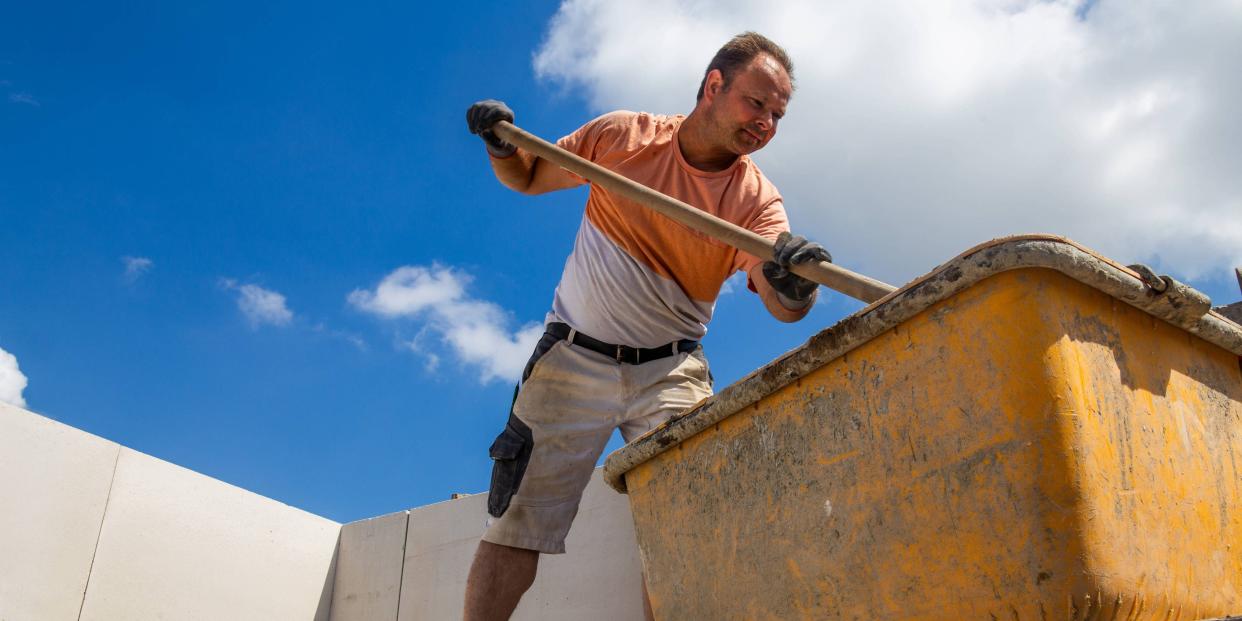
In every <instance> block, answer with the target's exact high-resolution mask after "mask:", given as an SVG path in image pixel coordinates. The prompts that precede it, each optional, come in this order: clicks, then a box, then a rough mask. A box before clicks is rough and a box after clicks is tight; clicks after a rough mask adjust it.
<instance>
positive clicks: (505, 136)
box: [493, 121, 896, 303]
mask: <svg viewBox="0 0 1242 621" xmlns="http://www.w3.org/2000/svg"><path fill="white" fill-rule="evenodd" d="M493 130H494V131H495V132H496V135H497V136H500V138H501V139H502V140H504V141H505V142H507V143H509V144H512V145H516V146H518V147H520V148H522V149H525V150H527V151H529V152H531V153H534V154H535V155H538V156H539V157H542V158H543V159H545V160H548V161H549V162H552V163H553V164H556V165H557V166H560V167H561V168H564V169H565V170H568V171H569V172H572V173H574V174H576V175H578V176H580V177H582V178H584V179H586V180H588V181H590V182H591V183H595V184H598V185H599V186H600V187H602V188H604V189H607V190H609V191H611V192H615V193H617V194H619V195H621V196H624V197H625V198H628V199H630V200H632V201H634V202H636V203H639V204H641V205H643V206H645V207H648V208H650V209H653V210H655V211H656V212H659V213H661V214H663V215H665V216H668V217H669V218H672V219H673V220H676V221H677V222H680V223H682V224H684V225H686V226H688V227H690V228H692V229H694V230H696V231H698V232H700V233H703V234H704V235H707V236H709V237H711V238H713V239H716V240H718V241H721V242H723V243H726V244H729V245H730V246H733V247H734V248H737V249H738V250H741V251H743V252H748V253H750V254H752V255H754V256H756V257H759V258H761V259H767V260H770V259H772V256H773V249H772V242H770V241H768V240H767V239H766V238H764V237H762V236H760V235H759V234H758V233H755V232H754V231H751V230H748V229H745V228H742V227H740V226H738V225H736V224H733V223H732V222H729V221H727V220H723V219H721V218H717V217H716V216H713V215H711V214H709V213H707V212H705V211H703V210H701V209H696V208H694V207H692V206H690V205H688V204H686V203H683V202H681V201H679V200H677V199H675V198H673V197H671V196H667V195H665V194H662V193H660V192H657V191H656V190H653V189H651V188H649V187H647V186H645V185H643V184H641V183H638V182H637V181H633V180H631V179H628V178H626V177H623V176H621V175H619V174H617V173H615V172H613V171H611V170H608V169H607V168H604V167H603V166H600V165H599V164H596V163H594V162H591V161H589V160H586V159H583V158H581V157H578V156H577V155H574V154H573V153H570V152H569V151H566V150H565V149H562V148H560V147H559V146H557V145H554V144H552V143H550V142H548V141H546V140H544V139H542V138H540V137H538V136H536V135H534V134H532V133H530V132H528V131H526V130H524V129H522V128H520V127H518V126H516V125H514V124H512V123H510V122H508V121H500V122H498V123H496V125H494V126H493ZM789 269H790V271H792V272H793V273H795V274H797V275H799V276H801V277H803V278H806V279H808V280H812V281H814V282H817V283H819V284H821V285H824V286H825V287H828V288H829V289H832V290H834V291H839V292H841V293H844V294H845V295H848V296H850V297H852V298H856V299H859V300H862V301H863V302H867V303H871V302H874V301H876V300H878V299H880V298H882V297H884V296H886V295H888V294H889V293H891V292H893V291H894V290H895V289H896V288H895V287H893V286H892V285H889V284H886V283H883V282H880V281H878V280H875V279H873V278H868V277H866V276H863V275H862V274H858V273H855V272H851V271H850V270H847V269H845V268H843V267H838V266H837V265H834V264H832V263H829V262H827V261H810V262H807V263H803V264H801V265H794V266H791V267H790V268H789Z"/></svg>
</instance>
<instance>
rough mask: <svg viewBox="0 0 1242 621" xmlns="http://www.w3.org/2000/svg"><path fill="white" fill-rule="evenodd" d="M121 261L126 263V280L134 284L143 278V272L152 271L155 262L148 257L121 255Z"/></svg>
mask: <svg viewBox="0 0 1242 621" xmlns="http://www.w3.org/2000/svg"><path fill="white" fill-rule="evenodd" d="M121 263H124V264H125V275H124V278H125V282H127V283H130V284H133V283H135V282H137V281H138V279H139V278H142V275H143V274H146V273H147V272H149V271H151V268H152V267H154V266H155V263H154V262H153V261H151V259H148V258H146V257H121Z"/></svg>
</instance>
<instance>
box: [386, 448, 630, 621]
mask: <svg viewBox="0 0 1242 621" xmlns="http://www.w3.org/2000/svg"><path fill="white" fill-rule="evenodd" d="M486 519H487V495H486V494H479V495H476V496H470V497H468V498H463V499H459V500H453V501H449V502H442V503H439V504H435V505H429V506H426V507H420V508H417V509H412V510H411V511H410V525H409V539H408V541H407V542H406V552H405V570H404V578H403V580H402V588H401V614H400V617H399V619H400V621H426V620H439V619H459V618H461V614H462V601H463V598H464V596H465V591H466V575H467V574H468V573H469V570H470V562H471V561H472V560H473V558H474V550H475V547H476V546H477V545H478V542H479V537H480V535H481V534H482V532H483V526H484V523H485V522H486ZM565 546H566V548H567V549H568V553H567V554H564V555H545V556H544V557H543V558H541V559H540V561H539V575H538V577H537V578H536V579H535V584H534V585H533V586H532V587H531V590H530V591H529V592H528V593H527V594H526V597H525V598H523V600H522V603H521V605H519V606H518V609H517V611H516V612H515V613H514V616H513V619H514V620H515V621H534V620H539V621H560V620H565V621H570V620H580V619H591V620H592V621H609V620H613V619H616V620H618V621H621V620H624V621H630V620H633V619H641V618H643V617H642V582H641V580H642V577H641V574H642V570H641V566H640V564H639V559H638V544H637V543H636V540H635V538H634V527H633V523H632V520H631V518H630V510H629V501H628V499H627V498H626V497H625V496H622V495H620V494H617V493H616V492H614V491H612V490H611V489H610V488H608V487H607V486H606V485H604V483H603V480H602V478H601V477H600V472H599V471H598V470H597V471H596V472H595V474H594V475H593V476H592V478H591V483H590V484H589V485H588V486H587V491H586V494H585V496H584V497H583V500H582V505H581V507H580V509H579V513H578V519H577V521H576V522H575V523H574V527H573V529H572V530H571V531H570V533H569V539H568V540H567V541H566V542H565Z"/></svg>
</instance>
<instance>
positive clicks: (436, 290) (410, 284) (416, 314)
mask: <svg viewBox="0 0 1242 621" xmlns="http://www.w3.org/2000/svg"><path fill="white" fill-rule="evenodd" d="M470 280H471V278H470V276H469V275H468V274H465V273H463V272H461V271H458V270H454V269H453V268H450V267H445V266H442V265H432V266H430V267H423V266H404V267H400V268H397V269H396V270H394V271H393V272H392V273H390V274H388V275H387V276H385V277H384V279H383V280H381V281H380V283H379V285H377V286H376V287H375V288H374V289H373V290H363V289H358V290H355V291H353V292H352V293H350V294H349V297H348V300H349V302H350V304H352V305H353V306H354V307H356V308H358V309H360V310H363V311H366V312H368V313H372V314H375V315H379V316H381V317H386V318H390V319H391V318H399V317H404V318H411V319H415V320H418V321H421V322H423V326H422V329H421V330H420V332H419V334H418V335H417V336H415V338H414V339H412V340H410V341H409V342H407V343H405V346H406V347H407V348H409V349H410V350H411V351H414V352H416V353H418V354H419V355H420V356H421V357H422V359H423V364H424V366H425V368H426V369H427V370H428V371H432V370H434V369H436V368H437V367H438V365H439V363H440V355H439V353H438V352H437V351H436V349H437V348H436V341H438V343H439V344H440V345H445V346H447V347H448V349H449V350H450V351H452V353H453V354H454V355H455V356H456V357H457V359H458V360H460V361H461V362H463V363H465V364H467V365H470V366H473V367H476V368H477V369H478V370H479V373H480V376H479V381H481V382H483V383H487V382H489V381H492V380H494V379H503V380H507V381H512V380H516V379H517V378H518V377H520V376H521V373H522V368H523V366H525V364H526V359H527V358H528V357H529V356H530V352H531V351H532V350H533V349H534V347H535V343H536V342H537V341H538V340H539V336H540V335H541V334H543V324H542V323H538V322H536V323H529V324H526V325H524V326H522V327H520V328H518V329H517V330H516V331H510V329H509V328H508V327H507V326H508V325H509V323H510V317H509V313H507V312H506V311H505V310H504V309H502V308H501V307H500V306H497V305H496V304H493V303H491V302H487V301H484V300H479V299H475V298H473V297H471V296H470V295H469V294H468V293H467V292H466V287H467V285H469V284H470ZM429 341H430V342H429Z"/></svg>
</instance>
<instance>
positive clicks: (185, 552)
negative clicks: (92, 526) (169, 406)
mask: <svg viewBox="0 0 1242 621" xmlns="http://www.w3.org/2000/svg"><path fill="white" fill-rule="evenodd" d="M339 530H340V525H339V524H337V523H335V522H332V521H330V520H327V519H324V518H321V517H318V516H315V515H311V514H309V513H306V512H304V511H300V510H298V509H295V508H293V507H289V506H287V505H284V504H281V503H278V502H276V501H274V500H270V499H268V498H264V497H262V496H259V495H256V494H253V493H251V492H247V491H245V490H242V489H240V488H237V487H233V486H231V485H228V484H226V483H222V482H220V481H217V480H214V479H211V478H209V477H206V476H203V475H201V474H197V473H195V472H191V471H189V470H186V469H184V468H181V467H178V466H175V465H173V464H170V463H168V462H164V461H160V460H158V459H155V458H153V457H150V456H148V455H144V454H142V453H138V452H135V451H131V450H129V449H122V450H121V454H120V458H119V460H118V461H117V469H116V476H115V479H114V482H113V486H112V494H111V498H110V500H109V502H108V510H107V515H106V516H105V518H104V525H103V529H102V532H101V533H100V538H99V547H98V552H97V553H96V555H95V564H94V570H93V572H92V573H91V579H90V586H89V588H88V589H87V592H86V600H85V604H84V606H83V610H82V617H81V618H82V619H83V620H84V621H93V620H106V621H111V620H113V619H183V620H190V619H210V620H216V619H230V620H235V621H242V620H246V619H254V620H256V621H260V620H262V621H269V620H271V619H313V618H315V617H316V613H317V612H320V611H318V608H319V606H320V602H321V601H322V600H323V599H324V597H325V594H324V589H325V584H326V582H327V581H328V580H331V576H330V575H329V572H330V567H331V563H332V559H333V556H334V552H335V550H336V542H337V537H338V534H339ZM328 588H330V586H329V587H328ZM320 614H321V615H322V613H320Z"/></svg>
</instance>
